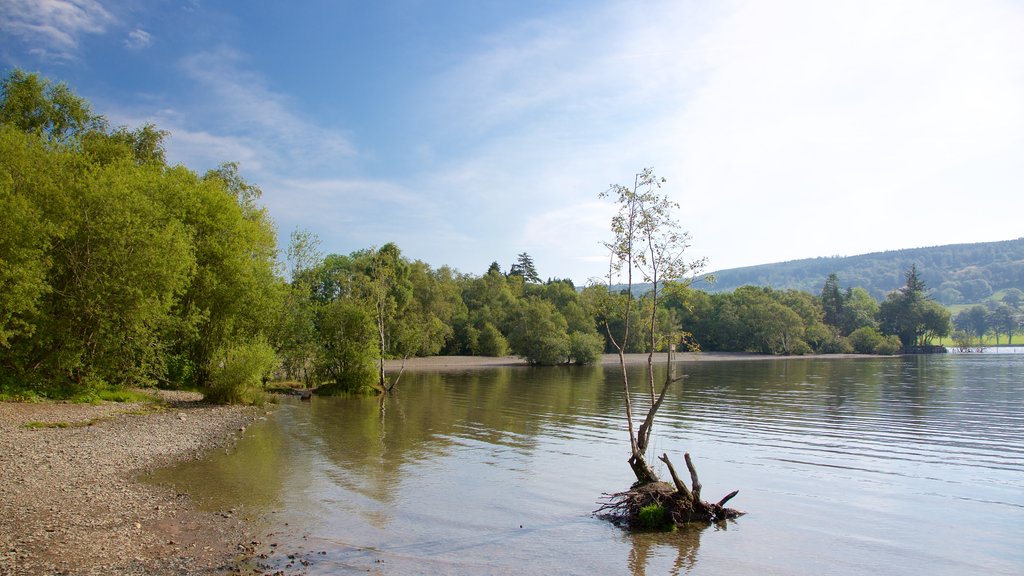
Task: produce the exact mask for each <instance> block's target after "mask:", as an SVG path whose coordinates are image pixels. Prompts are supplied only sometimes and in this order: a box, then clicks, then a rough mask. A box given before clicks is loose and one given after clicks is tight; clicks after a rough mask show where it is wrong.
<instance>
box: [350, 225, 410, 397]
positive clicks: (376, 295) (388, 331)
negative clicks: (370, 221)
mask: <svg viewBox="0 0 1024 576" xmlns="http://www.w3.org/2000/svg"><path fill="white" fill-rule="evenodd" d="M362 278H363V282H362V286H361V288H362V294H363V298H365V300H366V301H367V302H368V303H369V304H370V306H371V308H372V310H373V317H374V320H375V322H376V326H377V350H378V355H377V364H378V372H377V374H378V386H379V387H380V391H381V393H389V392H391V390H392V389H393V388H394V387H395V385H396V384H398V379H399V378H401V373H399V375H398V377H396V378H395V379H394V380H392V381H390V382H389V381H388V380H387V378H386V377H385V374H384V359H385V358H387V357H388V356H389V355H390V354H392V353H394V352H398V353H399V354H400V355H401V356H402V357H403V358H404V357H408V356H410V355H411V351H410V349H409V348H407V347H403V349H399V347H398V344H399V343H400V342H401V339H400V338H398V337H396V336H397V335H396V332H398V330H399V329H400V323H399V322H398V320H399V319H400V318H401V317H402V315H403V314H404V313H405V311H406V309H407V308H408V306H409V302H410V301H411V299H412V283H411V282H410V281H409V266H408V264H407V263H406V262H405V261H404V259H403V258H402V253H401V251H400V250H399V249H398V246H396V245H395V244H393V243H390V242H389V243H387V244H385V245H384V246H381V248H380V249H379V250H376V251H371V252H370V253H369V254H368V255H367V262H366V264H365V269H364V272H363V276H362Z"/></svg>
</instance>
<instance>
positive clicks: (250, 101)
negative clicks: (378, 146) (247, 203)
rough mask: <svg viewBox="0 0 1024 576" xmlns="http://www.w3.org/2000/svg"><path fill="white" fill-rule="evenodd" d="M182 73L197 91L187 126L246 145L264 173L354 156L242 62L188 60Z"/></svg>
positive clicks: (223, 56) (341, 138) (230, 56)
mask: <svg viewBox="0 0 1024 576" xmlns="http://www.w3.org/2000/svg"><path fill="white" fill-rule="evenodd" d="M182 68H183V70H184V71H185V73H186V74H187V75H188V76H189V77H190V78H191V79H192V80H195V81H196V82H198V85H199V86H198V89H199V90H198V94H199V99H198V101H197V102H195V103H194V105H193V108H192V111H193V112H195V113H197V114H198V117H196V118H190V119H189V122H190V124H189V126H190V127H191V126H192V123H201V124H202V125H206V126H212V127H214V128H213V129H215V130H216V131H217V132H219V133H221V134H222V135H230V136H231V137H236V138H245V139H248V140H250V141H251V142H252V144H251V147H252V149H253V150H254V151H255V152H256V154H257V156H258V162H259V163H260V165H261V166H263V167H265V168H266V169H268V170H270V169H273V170H278V171H285V172H299V171H302V170H303V169H311V168H322V167H323V166H326V165H331V164H334V163H337V162H340V161H343V160H347V159H350V158H351V157H353V156H354V155H355V154H356V150H355V147H354V146H353V145H352V143H351V142H350V140H349V138H348V137H346V136H345V135H343V134H341V133H339V132H338V131H335V130H331V129H329V128H323V127H321V126H319V125H318V124H316V123H315V122H313V121H311V120H309V119H307V118H305V117H303V116H302V115H300V114H298V113H296V112H295V108H296V106H297V105H296V104H295V103H294V102H291V101H290V100H289V99H288V98H287V97H286V96H284V95H283V93H282V92H280V91H277V90H275V89H273V88H271V87H268V86H267V83H266V81H265V80H264V78H263V77H262V76H260V75H259V74H257V73H254V72H250V71H248V70H247V69H246V67H245V64H244V57H243V56H242V55H241V54H240V53H238V52H236V51H234V50H231V49H228V48H221V49H219V50H216V51H210V52H203V53H199V54H194V55H192V56H190V57H188V58H186V59H185V60H184V61H183V62H182Z"/></svg>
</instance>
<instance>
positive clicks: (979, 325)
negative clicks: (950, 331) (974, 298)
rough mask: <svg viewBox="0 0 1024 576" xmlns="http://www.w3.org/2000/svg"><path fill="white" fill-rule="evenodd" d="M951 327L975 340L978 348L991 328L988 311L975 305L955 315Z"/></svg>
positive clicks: (979, 305)
mask: <svg viewBox="0 0 1024 576" xmlns="http://www.w3.org/2000/svg"><path fill="white" fill-rule="evenodd" d="M953 325H954V326H956V329H957V330H959V331H961V332H963V333H964V334H966V335H967V336H969V337H970V338H971V339H976V340H977V343H978V345H979V346H980V345H981V342H982V340H983V339H984V337H985V334H987V333H988V331H989V328H990V327H991V326H990V324H989V313H988V310H986V309H985V307H984V306H982V305H981V304H975V305H974V306H971V307H970V308H968V309H966V310H963V311H962V312H960V313H959V314H957V315H956V318H955V319H954V320H953Z"/></svg>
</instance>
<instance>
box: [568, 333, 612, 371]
mask: <svg viewBox="0 0 1024 576" xmlns="http://www.w3.org/2000/svg"><path fill="white" fill-rule="evenodd" d="M603 352H604V338H602V337H601V335H600V334H598V333H596V332H590V333H586V332H573V333H572V334H569V360H570V361H572V362H573V363H574V364H580V365H584V364H594V363H595V362H597V361H598V360H600V359H601V353H603Z"/></svg>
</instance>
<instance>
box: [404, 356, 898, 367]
mask: <svg viewBox="0 0 1024 576" xmlns="http://www.w3.org/2000/svg"><path fill="white" fill-rule="evenodd" d="M666 356H667V353H665V352H658V353H655V354H654V363H655V364H656V365H658V364H661V365H663V364H665V361H666ZM845 358H880V356H876V355H872V354H806V355H803V356H774V355H771V354H755V353H750V352H676V353H675V354H673V362H679V363H699V362H746V361H753V360H800V359H808V360H809V359H815V360H828V359H836V360H839V359H845ZM625 360H626V364H627V365H629V366H634V365H640V364H645V363H646V362H647V354H646V353H638V354H626V355H625ZM618 363H619V356H618V354H603V355H602V356H601V362H599V363H598V364H597V365H600V366H609V365H616V364H618ZM403 366H404V369H405V370H406V371H408V372H424V371H437V372H447V371H461V370H475V369H483V368H499V367H529V366H530V364H529V363H527V362H526V360H523V359H522V358H520V357H518V356H497V357H493V356H427V357H417V358H408V359H406V360H404V361H403V360H401V359H392V360H385V361H384V369H385V370H387V371H389V372H394V371H398V370H402V369H403Z"/></svg>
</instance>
